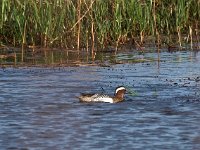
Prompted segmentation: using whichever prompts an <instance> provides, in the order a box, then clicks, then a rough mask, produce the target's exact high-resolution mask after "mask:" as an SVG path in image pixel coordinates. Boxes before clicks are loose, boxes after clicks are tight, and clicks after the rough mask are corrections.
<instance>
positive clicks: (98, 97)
mask: <svg viewBox="0 0 200 150" xmlns="http://www.w3.org/2000/svg"><path fill="white" fill-rule="evenodd" d="M125 92H126V89H125V87H123V86H119V87H117V88H116V89H115V94H114V97H110V96H108V95H104V94H82V95H81V96H79V100H80V102H106V103H117V102H122V101H123V100H124V94H125Z"/></svg>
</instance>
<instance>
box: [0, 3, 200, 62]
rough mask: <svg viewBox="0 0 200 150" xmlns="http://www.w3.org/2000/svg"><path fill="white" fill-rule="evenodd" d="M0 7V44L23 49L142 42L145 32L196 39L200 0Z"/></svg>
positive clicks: (158, 41) (169, 39)
mask: <svg viewBox="0 0 200 150" xmlns="http://www.w3.org/2000/svg"><path fill="white" fill-rule="evenodd" d="M0 12H1V13H0V14H1V15H0V45H1V46H2V45H12V46H16V47H17V46H22V55H23V53H24V47H28V46H30V47H32V46H41V47H62V48H67V49H74V50H82V49H86V50H87V51H92V52H93V51H94V49H97V48H99V47H100V48H101V49H102V48H106V47H108V46H115V47H119V46H120V45H121V44H124V43H130V42H131V43H132V44H135V45H139V46H141V45H142V44H143V43H144V42H145V39H146V37H153V39H154V41H155V44H157V45H160V44H163V43H167V44H170V43H172V41H173V38H172V37H174V36H176V37H177V38H176V39H177V40H176V42H177V43H179V46H180V47H182V44H183V42H185V41H183V40H184V39H187V42H189V43H190V45H191V48H193V47H194V45H193V43H194V42H196V43H199V26H200V25H199V24H200V0H181V1H180V0H165V1H161V0H1V2H0ZM138 37H139V39H138ZM162 37H166V38H162ZM22 58H23V57H22ZM22 61H23V59H22Z"/></svg>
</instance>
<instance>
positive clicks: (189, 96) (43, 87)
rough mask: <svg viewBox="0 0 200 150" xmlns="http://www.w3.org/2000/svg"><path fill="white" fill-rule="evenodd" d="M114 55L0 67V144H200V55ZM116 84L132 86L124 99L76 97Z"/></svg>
mask: <svg viewBox="0 0 200 150" xmlns="http://www.w3.org/2000/svg"><path fill="white" fill-rule="evenodd" d="M108 57H109V56H108ZM158 57H159V59H160V61H157V60H158ZM136 58H137V59H138V60H140V62H136V61H134V60H135V59H136ZM109 60H110V59H109ZM115 61H116V62H118V63H119V64H113V63H110V62H109V61H108V62H106V61H105V62H106V63H107V64H108V65H106V66H81V67H46V68H43V67H28V68H27V67H20V68H17V69H16V68H5V69H1V70H0V87H1V88H0V103H1V105H0V147H1V149H12V150H13V149H30V150H32V149H34V150H35V149H38V150H39V149H54V150H60V149H125V150H127V149H141V150H143V149H158V150H160V149H170V150H171V149H199V147H200V126H199V124H200V99H199V95H200V53H198V52H188V51H182V52H174V53H168V52H163V53H160V55H159V56H158V54H157V53H145V54H137V55H135V54H133V53H131V52H129V53H119V54H118V55H117V56H116V57H115ZM119 85H124V86H126V87H127V88H128V93H127V94H126V96H125V101H124V102H122V103H117V104H108V103H92V104H88V103H79V102H78V99H77V96H79V95H80V93H82V92H86V93H87V92H92V93H93V92H97V93H105V94H109V95H113V93H114V89H115V87H116V86H119Z"/></svg>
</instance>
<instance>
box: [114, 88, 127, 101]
mask: <svg viewBox="0 0 200 150" xmlns="http://www.w3.org/2000/svg"><path fill="white" fill-rule="evenodd" d="M125 93H126V88H125V87H123V86H119V87H117V88H116V89H115V98H117V99H119V100H121V101H122V100H123V99H124V94H125Z"/></svg>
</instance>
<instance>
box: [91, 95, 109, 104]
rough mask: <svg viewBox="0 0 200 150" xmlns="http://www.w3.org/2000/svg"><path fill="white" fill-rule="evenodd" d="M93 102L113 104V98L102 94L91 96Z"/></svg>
mask: <svg viewBox="0 0 200 150" xmlns="http://www.w3.org/2000/svg"><path fill="white" fill-rule="evenodd" d="M92 99H93V101H94V102H106V103H113V98H112V97H110V96H108V95H104V94H95V95H93V96H92Z"/></svg>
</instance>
